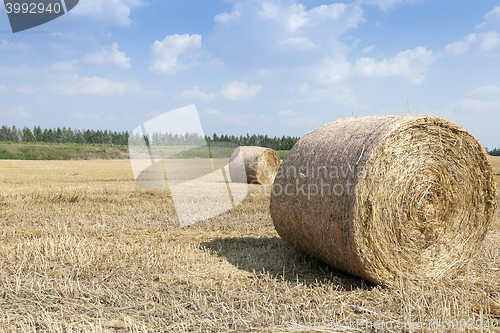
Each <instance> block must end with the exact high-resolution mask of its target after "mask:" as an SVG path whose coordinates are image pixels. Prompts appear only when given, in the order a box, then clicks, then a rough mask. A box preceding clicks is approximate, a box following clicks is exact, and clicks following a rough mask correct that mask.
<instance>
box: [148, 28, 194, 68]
mask: <svg viewBox="0 0 500 333" xmlns="http://www.w3.org/2000/svg"><path fill="white" fill-rule="evenodd" d="M151 49H152V51H153V57H154V60H153V64H152V65H151V67H150V70H151V71H153V72H156V73H169V74H172V73H176V72H179V71H181V70H186V69H189V68H190V67H192V66H194V65H196V59H198V58H199V49H201V36H200V35H196V34H194V35H188V34H185V35H177V34H175V35H170V36H167V37H165V38H164V39H163V41H161V42H160V41H158V40H157V41H155V42H154V44H153V45H151Z"/></svg>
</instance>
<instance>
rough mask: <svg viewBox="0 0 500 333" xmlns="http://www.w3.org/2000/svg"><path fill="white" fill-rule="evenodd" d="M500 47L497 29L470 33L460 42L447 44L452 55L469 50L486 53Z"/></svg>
mask: <svg viewBox="0 0 500 333" xmlns="http://www.w3.org/2000/svg"><path fill="white" fill-rule="evenodd" d="M499 47H500V37H499V36H498V33H497V32H496V31H489V32H484V33H481V34H475V33H472V34H469V35H468V36H467V37H465V38H464V39H463V40H462V41H460V42H455V43H452V44H448V45H446V48H445V50H446V53H448V54H450V55H462V54H465V53H467V52H468V51H469V50H474V51H476V52H482V53H486V52H488V51H491V50H494V49H497V48H499Z"/></svg>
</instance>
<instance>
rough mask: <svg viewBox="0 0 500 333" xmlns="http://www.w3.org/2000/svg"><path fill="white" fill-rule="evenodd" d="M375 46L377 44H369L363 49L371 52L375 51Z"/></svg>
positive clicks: (365, 51)
mask: <svg viewBox="0 0 500 333" xmlns="http://www.w3.org/2000/svg"><path fill="white" fill-rule="evenodd" d="M374 48H375V45H370V46H367V47H365V48H364V49H363V53H369V52H371V51H373V49H374Z"/></svg>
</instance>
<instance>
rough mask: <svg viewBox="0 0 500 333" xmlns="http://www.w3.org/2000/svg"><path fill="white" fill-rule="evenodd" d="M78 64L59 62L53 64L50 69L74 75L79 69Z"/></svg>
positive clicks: (76, 61) (74, 62) (72, 61)
mask: <svg viewBox="0 0 500 333" xmlns="http://www.w3.org/2000/svg"><path fill="white" fill-rule="evenodd" d="M78 63H79V62H78V60H71V61H59V62H56V63H54V64H52V65H51V66H50V68H51V70H53V71H56V72H66V73H74V72H76V71H78V69H79V65H78Z"/></svg>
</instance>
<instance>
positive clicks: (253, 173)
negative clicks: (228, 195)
mask: <svg viewBox="0 0 500 333" xmlns="http://www.w3.org/2000/svg"><path fill="white" fill-rule="evenodd" d="M240 154H241V156H242V157H243V163H244V164H245V171H246V175H242V174H241V172H238V171H239V169H238V168H237V165H236V164H237V163H234V162H235V161H238V160H239V159H238V156H239V155H240ZM240 160H241V159H240ZM279 165H280V157H279V155H278V153H277V152H276V151H275V150H273V149H270V148H263V147H255V146H242V147H238V148H236V149H235V150H234V152H233V154H232V155H231V158H230V160H229V175H230V177H231V180H232V181H233V182H247V183H250V184H272V183H273V181H274V177H275V176H276V172H277V171H278V167H279Z"/></svg>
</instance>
